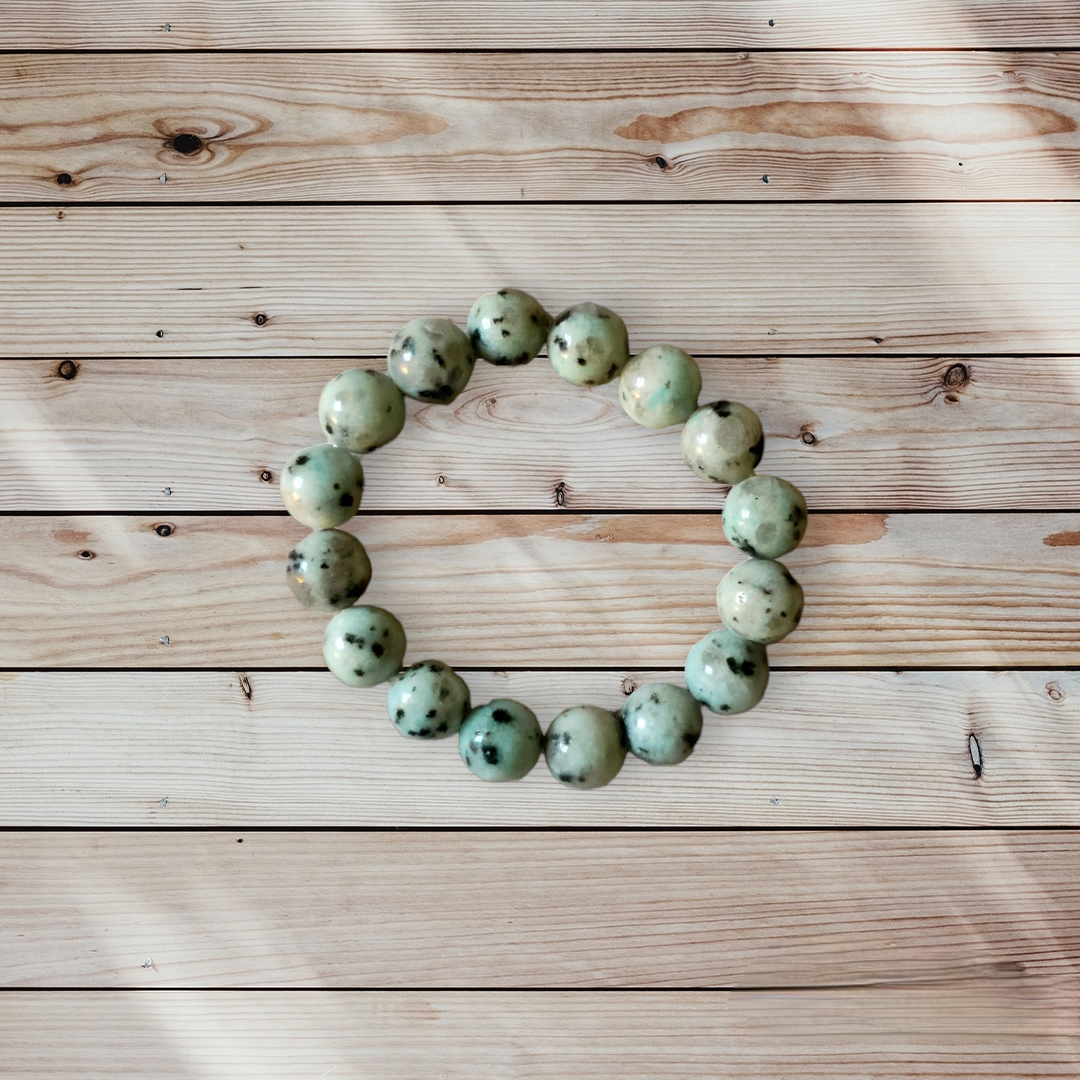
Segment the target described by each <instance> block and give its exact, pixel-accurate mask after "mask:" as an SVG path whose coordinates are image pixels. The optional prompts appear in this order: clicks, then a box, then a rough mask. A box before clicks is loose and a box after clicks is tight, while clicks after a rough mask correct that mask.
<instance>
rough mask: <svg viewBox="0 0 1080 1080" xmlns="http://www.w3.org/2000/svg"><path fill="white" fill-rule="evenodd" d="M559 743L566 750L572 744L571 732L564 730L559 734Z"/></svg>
mask: <svg viewBox="0 0 1080 1080" xmlns="http://www.w3.org/2000/svg"><path fill="white" fill-rule="evenodd" d="M559 745H560V746H561V747H562V748H563V749H564V750H565V749H566V748H567V747H568V746H569V745H570V732H569V731H564V732H563V733H562V734H561V735H560V736H559Z"/></svg>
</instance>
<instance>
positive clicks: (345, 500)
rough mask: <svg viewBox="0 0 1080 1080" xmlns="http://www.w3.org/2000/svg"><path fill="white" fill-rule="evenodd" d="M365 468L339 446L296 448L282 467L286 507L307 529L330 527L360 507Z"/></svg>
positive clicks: (348, 516)
mask: <svg viewBox="0 0 1080 1080" xmlns="http://www.w3.org/2000/svg"><path fill="white" fill-rule="evenodd" d="M363 493H364V470H363V469H362V468H361V466H360V462H359V461H357V460H356V458H355V457H354V456H353V455H352V454H350V453H349V451H348V450H342V449H341V448H340V447H338V446H331V445H330V444H329V443H319V444H318V445H317V446H309V447H307V448H306V449H305V450H298V451H297V452H296V453H295V454H293V456H292V457H291V458H289V461H288V463H287V464H286V466H285V468H284V469H282V470H281V499H282V501H283V502H284V503H285V509H286V510H288V511H289V513H290V514H292V516H293V517H294V518H296V520H297V521H299V522H301V523H302V524H304V525H306V526H307V527H308V528H309V529H332V528H334V526H335V525H341V524H342V523H343V522H346V521H348V520H349V518H351V517H352V516H353V514H355V513H356V511H357V510H359V509H360V497H361V496H362V495H363Z"/></svg>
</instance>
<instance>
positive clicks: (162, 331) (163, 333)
mask: <svg viewBox="0 0 1080 1080" xmlns="http://www.w3.org/2000/svg"><path fill="white" fill-rule="evenodd" d="M164 336H165V331H164V330H159V331H158V332H157V333H156V334H155V335H154V337H164Z"/></svg>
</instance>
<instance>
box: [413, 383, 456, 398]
mask: <svg viewBox="0 0 1080 1080" xmlns="http://www.w3.org/2000/svg"><path fill="white" fill-rule="evenodd" d="M419 396H420V397H422V398H424V400H425V401H449V400H450V399H451V398H452V397H453V396H454V388H453V387H452V386H449V385H447V384H445V383H444V384H443V385H442V386H437V387H435V388H434V389H432V390H426V389H425V390H421V391H419Z"/></svg>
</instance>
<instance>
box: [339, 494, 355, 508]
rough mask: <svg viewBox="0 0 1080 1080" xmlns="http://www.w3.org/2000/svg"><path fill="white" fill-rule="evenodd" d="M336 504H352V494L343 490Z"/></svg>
mask: <svg viewBox="0 0 1080 1080" xmlns="http://www.w3.org/2000/svg"><path fill="white" fill-rule="evenodd" d="M338 506H352V495H350V494H349V492H347V491H346V492H344V493H343V494H342V496H341V498H340V499H338Z"/></svg>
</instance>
